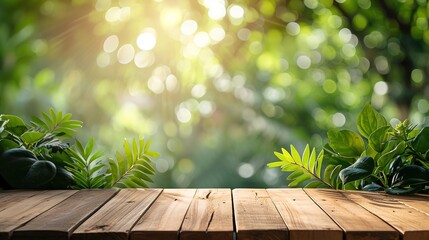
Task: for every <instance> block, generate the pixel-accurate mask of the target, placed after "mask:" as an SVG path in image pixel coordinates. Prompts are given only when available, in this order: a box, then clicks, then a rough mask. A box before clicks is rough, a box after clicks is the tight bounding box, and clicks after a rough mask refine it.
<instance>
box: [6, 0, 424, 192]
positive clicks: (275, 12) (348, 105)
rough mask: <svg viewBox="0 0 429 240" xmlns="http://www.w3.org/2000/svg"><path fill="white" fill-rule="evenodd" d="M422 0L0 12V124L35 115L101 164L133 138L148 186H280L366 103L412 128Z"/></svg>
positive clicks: (15, 4) (75, 5) (169, 1)
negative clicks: (79, 125)
mask: <svg viewBox="0 0 429 240" xmlns="http://www.w3.org/2000/svg"><path fill="white" fill-rule="evenodd" d="M428 15H429V6H428V2H427V1H426V0H386V1H374V0H373V1H371V0H353V1H350V0H336V1H335V0H287V1H280V0H229V1H226V0H181V1H176V0H93V1H89V0H72V1H60V0H48V1H38V0H27V1H16V0H2V1H1V2H0V57H1V58H0V99H1V100H0V113H8V114H16V115H20V116H22V117H23V118H25V119H29V118H30V116H32V115H39V114H40V112H41V111H46V110H48V109H49V107H51V106H52V107H54V108H55V109H57V110H63V111H66V112H71V113H72V114H73V115H74V118H75V119H79V120H82V121H83V122H84V129H83V130H82V131H80V132H79V134H78V136H79V138H80V139H81V140H83V142H86V141H87V140H88V139H89V138H90V137H91V136H93V137H94V138H95V139H96V142H97V143H98V145H99V146H100V148H102V149H104V150H105V151H106V153H107V154H113V151H114V150H115V149H121V147H122V146H121V143H122V140H123V139H124V138H133V137H137V136H139V135H140V136H144V137H145V138H149V139H151V141H152V143H153V144H152V149H153V150H155V151H158V152H160V153H161V157H159V158H158V159H157V160H156V163H155V165H156V169H157V170H158V173H157V175H156V177H155V180H156V183H155V184H154V185H153V186H156V187H230V188H235V187H280V186H286V179H285V176H284V174H282V173H281V172H280V171H279V170H277V169H268V168H267V167H266V164H267V163H268V162H271V161H274V160H275V156H274V155H273V151H278V150H280V148H281V147H285V148H289V144H294V145H296V146H297V147H298V149H302V148H303V146H304V145H305V144H306V143H310V144H311V146H313V147H316V148H319V149H320V148H321V147H322V146H323V144H324V141H325V140H324V139H325V132H326V130H327V129H330V128H352V129H355V125H356V119H357V114H358V113H359V111H360V109H361V108H362V107H363V105H364V104H365V103H367V102H371V103H372V104H373V106H374V107H376V108H377V109H379V110H380V111H381V112H382V113H383V114H384V115H385V116H386V117H387V118H388V119H392V122H391V123H392V124H395V123H396V122H398V121H399V120H402V119H405V118H410V119H411V121H412V122H413V123H417V124H426V123H427V122H428V112H429V101H428V96H429V88H428V81H427V76H428V74H429V72H428V71H429V63H428V61H429V55H428V53H429V52H428V50H429V28H428Z"/></svg>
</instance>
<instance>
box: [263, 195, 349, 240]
mask: <svg viewBox="0 0 429 240" xmlns="http://www.w3.org/2000/svg"><path fill="white" fill-rule="evenodd" d="M267 192H268V194H269V195H270V197H271V200H272V201H273V202H274V205H275V206H276V208H277V210H278V211H279V213H280V215H281V216H282V218H283V221H284V222H285V223H286V227H287V228H288V229H289V239H290V240H342V239H343V231H342V230H341V228H340V227H338V225H337V224H335V222H334V221H332V219H331V218H330V217H329V216H328V215H326V213H325V212H324V211H323V210H322V209H320V208H319V206H318V205H317V204H316V203H314V202H313V200H312V199H311V198H310V197H309V196H308V195H307V194H306V193H305V192H304V191H303V190H302V189H290V188H289V189H268V190H267Z"/></svg>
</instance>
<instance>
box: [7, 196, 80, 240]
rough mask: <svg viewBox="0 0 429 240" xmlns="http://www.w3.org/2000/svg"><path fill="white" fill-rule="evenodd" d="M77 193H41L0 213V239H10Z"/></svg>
mask: <svg viewBox="0 0 429 240" xmlns="http://www.w3.org/2000/svg"><path fill="white" fill-rule="evenodd" d="M76 192H77V191H74V190H51V191H40V192H38V193H37V194H36V195H32V196H29V197H28V198H25V199H22V200H21V201H19V202H16V203H14V204H12V205H9V206H8V207H7V208H6V209H3V210H2V211H0V239H8V238H9V237H10V235H11V234H12V231H13V230H14V229H16V228H18V227H20V226H22V225H23V224H25V223H26V222H28V221H30V220H31V219H33V218H35V217H37V216H38V215H40V214H42V213H44V212H45V211H46V210H48V209H50V208H52V207H53V206H55V205H57V204H58V203H60V202H62V201H63V200H64V199H66V198H68V197H70V196H71V195H73V194H74V193H76Z"/></svg>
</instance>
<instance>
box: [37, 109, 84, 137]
mask: <svg viewBox="0 0 429 240" xmlns="http://www.w3.org/2000/svg"><path fill="white" fill-rule="evenodd" d="M71 117H72V115H71V114H70V113H68V114H65V115H64V116H63V113H62V112H61V111H60V112H58V113H56V112H55V110H54V109H53V108H50V109H49V113H45V112H43V113H42V118H38V117H33V118H32V121H31V126H32V128H33V129H34V130H36V131H41V132H44V133H49V134H52V135H53V136H56V137H61V138H72V137H73V136H72V135H73V134H74V133H75V132H76V130H77V129H79V128H81V127H82V122H81V121H78V120H71Z"/></svg>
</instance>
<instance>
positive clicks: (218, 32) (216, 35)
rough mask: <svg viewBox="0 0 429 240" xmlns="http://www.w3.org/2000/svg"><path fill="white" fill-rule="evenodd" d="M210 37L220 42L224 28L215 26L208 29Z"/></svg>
mask: <svg viewBox="0 0 429 240" xmlns="http://www.w3.org/2000/svg"><path fill="white" fill-rule="evenodd" d="M209 34H210V38H211V39H212V40H213V41H215V42H220V41H222V40H223V39H224V38H225V30H223V28H221V27H215V28H213V29H212V30H210V33H209Z"/></svg>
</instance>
